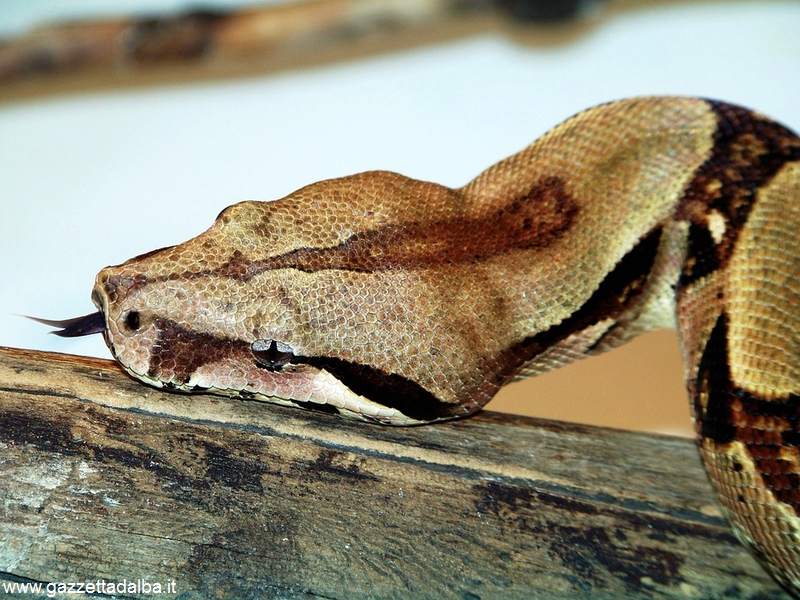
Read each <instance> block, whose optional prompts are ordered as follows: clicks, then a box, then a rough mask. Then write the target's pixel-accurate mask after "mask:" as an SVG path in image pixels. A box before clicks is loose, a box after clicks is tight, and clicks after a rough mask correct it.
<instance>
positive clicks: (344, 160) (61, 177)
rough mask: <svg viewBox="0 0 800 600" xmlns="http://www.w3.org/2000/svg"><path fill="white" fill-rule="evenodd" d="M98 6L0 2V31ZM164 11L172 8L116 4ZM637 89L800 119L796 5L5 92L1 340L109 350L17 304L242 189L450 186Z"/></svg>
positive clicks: (57, 308) (70, 285)
mask: <svg viewBox="0 0 800 600" xmlns="http://www.w3.org/2000/svg"><path fill="white" fill-rule="evenodd" d="M108 5H109V3H108V2H106V1H98V0H94V1H92V0H72V1H69V2H59V3H53V2H44V1H40V2H34V1H31V0H27V1H25V0H17V1H12V0H3V2H0V33H5V34H8V33H13V32H20V31H21V30H23V29H24V28H25V27H28V26H31V25H33V24H35V23H37V22H39V21H40V20H41V19H44V18H48V19H52V18H59V17H62V16H70V17H85V16H88V15H92V14H102V11H104V10H107V7H108ZM165 5H170V6H181V5H182V3H179V2H172V3H164V2H155V1H152V2H136V1H134V0H128V1H125V2H115V3H114V6H115V8H116V9H117V10H119V11H129V10H134V9H136V8H141V7H145V8H147V7H149V8H150V9H152V8H153V7H154V6H160V7H164V6H165ZM612 17H613V18H612ZM640 94H686V95H698V96H705V97H713V98H719V99H725V100H728V101H732V102H736V103H739V104H742V105H745V106H750V107H755V108H757V109H758V110H760V111H761V112H763V113H766V114H767V115H769V116H772V117H774V118H776V119H778V120H780V121H782V122H784V123H785V124H787V125H789V126H790V127H792V128H793V129H795V130H800V3H797V2H792V1H786V2H758V1H752V2H680V3H676V4H675V5H671V4H669V3H666V4H656V3H645V4H643V5H642V6H641V8H630V9H628V10H623V11H619V12H615V13H614V14H613V16H609V18H606V19H603V20H601V21H600V22H599V23H598V24H597V25H596V26H594V27H592V28H589V29H588V30H587V31H586V32H585V33H584V34H582V35H580V36H577V37H576V38H574V39H572V40H571V41H570V42H569V43H563V44H557V45H547V44H538V45H537V44H527V45H526V44H520V43H517V42H515V41H514V40H513V39H512V38H511V37H509V36H504V35H502V34H500V33H498V34H485V35H481V36H474V37H470V38H466V39H461V40H456V41H448V42H445V43H441V44H440V45H436V46H427V47H422V48H415V49H410V50H407V51H403V52H399V53H395V54H390V55H383V56H377V57H368V58H363V59H359V60H357V61H353V62H349V63H344V64H343V63H337V64H333V65H326V66H321V67H318V68H310V69H303V70H298V71H294V72H288V73H279V74H273V75H270V76H264V77H261V78H250V79H245V80H238V81H233V82H230V81H228V82H213V83H199V84H191V85H188V84H187V85H181V86H173V87H153V88H147V89H141V90H135V91H131V90H126V91H122V92H113V91H105V92H93V93H87V94H84V95H62V96H58V97H53V98H49V99H41V100H35V101H31V100H27V101H24V102H11V103H9V102H6V103H4V104H0V345H6V346H17V347H23V348H36V349H42V350H55V351H60V352H68V353H73V354H88V355H95V356H101V357H108V356H109V353H108V350H107V349H106V348H105V346H104V344H103V341H102V339H101V337H100V336H92V337H89V338H82V339H74V340H63V339H60V338H56V337H55V336H49V335H46V332H47V328H46V327H43V326H41V325H38V324H36V323H33V322H30V321H28V320H26V319H22V318H20V317H18V316H16V315H17V314H29V315H36V316H41V317H47V318H53V319H61V318H67V317H73V316H78V315H83V314H86V313H89V312H92V311H93V310H94V307H93V306H92V304H91V302H90V300H89V293H90V291H91V287H92V284H93V281H94V276H95V274H96V273H97V271H98V270H99V269H100V268H102V267H103V266H105V265H108V264H115V263H119V262H122V261H124V260H126V259H127V258H130V257H131V256H134V255H136V254H140V253H142V252H145V251H148V250H151V249H154V248H158V247H162V246H166V245H171V244H174V243H178V242H181V241H183V240H185V239H187V238H189V237H192V236H193V235H196V234H197V233H199V232H201V231H203V230H205V229H206V228H207V227H208V226H209V225H210V224H211V222H212V221H213V219H214V217H215V216H216V215H217V213H219V211H220V209H222V208H223V207H224V206H227V205H229V204H231V203H233V202H237V201H240V200H244V199H264V200H267V199H274V198H279V197H281V196H284V195H286V194H288V193H289V192H291V191H293V190H294V189H296V188H298V187H300V186H302V185H305V184H307V183H310V182H313V181H316V180H319V179H323V178H328V177H335V176H340V175H346V174H350V173H355V172H358V171H364V170H367V169H376V168H384V169H390V170H394V171H399V172H401V173H403V174H405V175H409V176H412V177H416V178H420V179H427V180H433V181H437V182H439V183H443V184H446V185H452V186H459V185H462V184H464V183H465V182H467V181H468V180H470V179H471V178H472V177H474V176H475V175H476V174H478V173H479V172H480V171H481V170H483V169H484V168H486V167H487V166H489V165H491V164H492V163H494V162H496V161H497V160H499V159H501V158H503V157H505V156H507V155H509V154H511V153H513V152H516V151H517V150H519V149H521V148H522V147H524V146H525V145H527V144H528V143H530V142H531V141H533V140H534V139H536V138H537V137H538V136H539V135H541V134H542V133H543V132H545V131H546V130H547V129H549V128H550V127H552V126H554V125H555V124H557V123H558V122H560V121H562V120H563V119H564V118H566V117H568V116H570V115H571V114H573V113H575V112H578V111H580V110H581V109H584V108H587V107H589V106H592V105H594V104H597V103H600V102H604V101H607V100H611V99H615V98H621V97H626V96H633V95H640ZM681 402H685V400H681Z"/></svg>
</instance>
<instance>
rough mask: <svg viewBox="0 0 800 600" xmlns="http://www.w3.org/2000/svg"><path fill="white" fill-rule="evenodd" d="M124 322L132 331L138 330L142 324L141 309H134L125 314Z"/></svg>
mask: <svg viewBox="0 0 800 600" xmlns="http://www.w3.org/2000/svg"><path fill="white" fill-rule="evenodd" d="M124 323H125V326H126V327H127V328H128V329H130V330H131V331H138V330H139V328H140V327H141V326H142V324H141V320H140V319H139V311H136V310H132V311H131V312H129V313H128V314H127V315H125V319H124Z"/></svg>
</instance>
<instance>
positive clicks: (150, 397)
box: [0, 348, 784, 600]
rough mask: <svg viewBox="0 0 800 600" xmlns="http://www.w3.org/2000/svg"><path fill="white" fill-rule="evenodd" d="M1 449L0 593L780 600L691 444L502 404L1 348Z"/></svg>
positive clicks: (126, 595)
mask: <svg viewBox="0 0 800 600" xmlns="http://www.w3.org/2000/svg"><path fill="white" fill-rule="evenodd" d="M0 452H1V453H2V454H0V498H2V509H1V510H2V518H0V580H2V581H0V584H2V585H6V586H8V585H11V584H12V583H16V584H20V583H32V584H35V583H37V582H43V583H46V582H92V583H93V584H95V585H98V586H102V585H104V584H103V583H102V582H99V583H98V580H105V582H107V583H106V584H105V585H106V587H105V588H104V589H105V591H106V593H107V592H108V589H109V588H108V587H107V586H108V584H109V583H113V584H114V585H117V584H118V583H120V582H124V583H125V584H126V586H128V587H127V592H126V593H125V594H124V595H125V597H132V598H136V597H143V598H144V597H150V596H148V595H147V594H146V593H144V592H145V591H146V590H147V587H146V586H147V585H148V584H149V585H151V586H154V585H155V584H160V585H161V586H162V590H167V591H168V586H171V585H172V582H173V581H174V586H175V590H174V591H175V592H176V593H177V595H180V597H181V598H210V597H213V598H237V599H242V598H269V597H280V598H348V599H352V598H459V599H467V598H468V599H477V598H524V599H526V600H527V599H530V598H590V597H591V598H615V599H617V598H623V597H624V598H722V597H731V598H766V597H769V598H778V597H784V596H782V592H781V591H780V590H779V588H778V587H777V585H776V584H775V583H774V582H773V581H772V580H771V579H770V578H769V577H768V576H767V575H766V574H765V573H764V572H763V571H762V570H761V568H760V567H759V566H758V565H757V563H756V562H755V561H754V560H753V559H752V558H751V557H750V556H749V555H748V554H747V552H746V551H745V550H744V549H743V548H742V547H741V546H739V544H738V543H737V542H736V540H735V539H734V537H733V535H732V534H731V533H730V530H729V529H728V527H727V526H726V525H725V523H724V522H723V520H722V518H721V517H720V514H719V510H718V507H717V504H716V501H715V500H714V498H713V497H712V492H711V489H710V486H709V484H708V482H707V481H706V477H705V475H704V473H703V471H702V468H701V466H700V463H699V458H698V456H697V453H696V451H695V448H694V445H693V444H692V443H691V442H690V441H687V440H684V439H680V438H671V437H666V436H654V435H645V434H639V433H630V432H623V431H613V430H608V429H600V428H592V427H586V426H577V425H570V424H564V423H556V422H547V421H540V420H535V419H529V418H520V417H513V416H508V415H499V414H492V413H484V414H481V415H478V416H476V417H474V418H471V419H466V420H463V421H458V422H450V423H444V424H439V425H434V426H424V427H414V428H389V427H380V426H373V425H368V424H362V423H354V422H348V421H345V420H342V419H340V418H337V417H333V416H331V415H327V414H321V413H315V412H306V411H302V410H298V409H283V408H280V407H277V406H274V405H267V404H263V403H259V402H254V401H239V400H231V399H227V398H222V397H218V396H212V395H192V396H188V395H177V394H172V393H165V392H161V391H158V390H155V389H151V388H148V387H146V386H143V385H142V384H140V383H138V382H135V381H133V380H132V379H130V378H128V377H127V376H126V375H124V374H123V373H122V372H121V371H120V370H119V368H118V367H117V366H116V364H115V363H113V362H111V361H105V360H97V359H90V358H83V357H77V356H66V355H58V354H48V353H42V352H32V351H25V350H17V349H8V348H6V349H2V348H0ZM130 586H133V587H130ZM136 586H138V587H136ZM43 589H46V588H43ZM51 589H52V588H51ZM98 591H100V589H99V587H98ZM115 591H116V592H119V590H118V589H116V590H115ZM43 595H44V594H42V596H43ZM120 595H123V594H120ZM172 597H175V595H173V596H172Z"/></svg>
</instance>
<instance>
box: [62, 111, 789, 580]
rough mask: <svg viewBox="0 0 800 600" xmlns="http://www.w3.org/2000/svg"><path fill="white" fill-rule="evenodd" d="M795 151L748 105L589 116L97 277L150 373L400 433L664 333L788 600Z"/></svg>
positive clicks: (223, 219)
mask: <svg viewBox="0 0 800 600" xmlns="http://www.w3.org/2000/svg"><path fill="white" fill-rule="evenodd" d="M798 229H800V139H798V137H797V136H796V135H795V134H794V133H792V132H791V131H790V130H788V129H787V128H785V127H783V126H782V125H780V124H778V123H776V122H774V121H772V120H769V119H768V118H766V117H764V116H762V115H759V114H757V113H755V112H751V111H749V110H747V109H744V108H740V107H737V106H733V105H730V104H725V103H722V102H716V101H709V100H702V99H697V98H678V97H649V98H635V99H629V100H622V101H618V102H611V103H608V104H604V105H601V106H598V107H595V108H592V109H589V110H586V111H584V112H582V113H579V114H578V115H576V116H574V117H572V118H571V119H569V120H567V121H565V122H564V123H562V124H561V125H559V126H557V127H556V128H554V129H553V130H551V131H550V132H549V133H547V134H546V135H544V136H543V137H541V138H540V139H539V140H538V141H536V142H534V143H533V144H532V145H530V146H529V147H527V148H525V149H524V150H522V151H521V152H519V153H518V154H515V155H513V156H511V157H509V158H507V159H505V160H503V161H501V162H500V163H498V164H496V165H495V166H493V167H491V168H489V169H488V170H486V171H485V172H483V173H482V174H480V175H479V176H478V177H477V178H476V179H474V180H473V181H471V182H470V183H468V184H467V185H466V186H464V187H462V188H459V189H451V188H447V187H443V186H440V185H437V184H433V183H427V182H422V181H417V180H414V179H409V178H407V177H404V176H402V175H398V174H396V173H391V172H386V171H374V172H367V173H362V174H358V175H353V176H350V177H343V178H340V179H332V180H328V181H321V182H319V183H315V184H312V185H309V186H307V187H304V188H302V189H300V190H298V191H297V192H295V193H293V194H291V195H289V196H287V197H286V198H283V199H281V200H279V201H275V202H242V203H239V204H235V205H233V206H230V207H228V208H226V209H225V210H224V211H222V213H221V214H220V215H219V217H218V218H217V220H216V221H215V223H214V224H213V226H212V227H211V228H210V229H209V230H208V231H206V232H205V233H203V234H201V235H199V236H198V237H196V238H194V239H191V240H189V241H187V242H185V243H183V244H179V245H177V246H172V247H169V248H163V249H160V250H156V251H153V252H150V253H148V254H144V255H142V256H138V257H136V258H133V259H131V260H129V261H127V262H125V263H124V264H122V265H119V266H115V267H108V268H105V269H103V270H102V271H101V272H100V273H99V274H98V276H97V281H96V284H95V286H94V290H93V292H92V300H93V302H94V304H95V305H96V306H97V308H98V311H99V312H98V313H94V314H92V315H87V316H86V317H79V318H77V319H71V320H68V321H62V322H55V321H53V322H50V323H51V324H55V325H59V326H61V327H64V329H63V331H60V332H59V333H60V334H61V335H65V336H75V335H85V334H89V333H95V332H101V331H102V332H103V334H104V336H105V339H106V342H107V343H108V346H109V347H110V349H111V351H112V353H113V355H114V357H115V358H116V359H117V360H118V361H119V363H120V364H121V365H122V367H123V368H124V369H125V370H126V371H127V372H128V373H130V374H131V375H133V376H134V377H136V378H138V379H141V380H142V381H144V382H146V383H149V384H152V385H155V386H160V387H164V388H167V389H174V390H181V391H196V390H202V391H211V392H215V393H221V394H226V395H230V396H234V397H240V398H255V399H259V400H268V401H271V402H278V403H281V404H288V405H300V406H304V407H308V408H317V409H320V410H325V411H329V412H336V413H340V414H342V415H344V416H348V417H356V418H361V419H365V420H368V421H374V422H378V423H384V424H391V425H411V424H419V423H428V422H432V421H439V420H442V419H452V418H456V417H464V416H467V415H469V414H472V413H474V412H475V411H477V410H479V409H480V408H481V407H482V406H483V405H484V404H486V403H487V402H488V401H489V400H490V399H491V398H492V396H494V394H495V393H496V392H497V390H498V389H499V388H500V387H501V386H502V385H503V384H505V383H507V382H509V381H511V380H513V379H516V378H520V377H526V376H530V375H535V374H538V373H542V372H544V371H547V370H549V369H551V368H554V367H557V366H559V365H562V364H565V363H567V362H570V361H573V360H575V359H578V358H581V357H584V356H589V355H593V354H597V353H600V352H603V351H605V350H607V349H610V348H612V347H614V346H617V345H618V344H620V343H622V342H624V341H626V340H628V339H630V338H631V337H633V336H635V335H637V334H639V333H641V332H644V331H647V330H650V329H653V328H656V327H677V329H678V332H679V336H680V340H681V348H682V354H683V360H684V371H685V378H686V384H687V387H688V391H689V394H690V398H691V405H692V409H693V413H694V418H695V428H696V432H697V439H698V445H699V448H700V452H701V454H702V458H703V462H704V463H705V467H706V470H707V472H708V474H709V477H710V479H711V482H712V484H713V486H714V488H715V489H716V491H717V494H718V496H719V498H720V501H721V504H722V507H723V511H724V513H725V515H726V516H727V518H728V520H729V521H730V524H731V526H732V528H733V530H734V532H735V533H736V535H737V536H738V538H739V539H740V540H741V541H742V542H743V543H744V544H745V545H746V546H747V547H748V548H749V549H750V550H751V552H752V553H753V554H754V555H755V556H756V558H757V559H758V560H759V561H760V562H761V563H762V564H763V565H764V567H765V568H766V569H767V570H768V571H769V572H770V573H771V574H772V575H773V576H774V577H775V578H776V579H777V580H778V581H779V582H780V583H781V584H783V585H784V586H785V587H787V588H788V589H789V590H792V591H793V593H795V594H800V515H799V514H798V511H799V510H800V242H799V241H798V235H797V234H798Z"/></svg>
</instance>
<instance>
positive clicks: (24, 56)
mask: <svg viewBox="0 0 800 600" xmlns="http://www.w3.org/2000/svg"><path fill="white" fill-rule="evenodd" d="M600 5H601V0H415V1H413V2H410V1H408V0H308V1H302V2H287V3H281V4H270V5H262V6H253V7H248V8H245V9H234V10H200V11H192V12H184V13H180V14H171V15H157V16H147V17H132V18H116V19H104V20H84V21H73V22H66V23H55V24H50V25H43V26H40V27H37V28H36V29H34V30H32V31H30V32H29V33H26V34H24V35H21V36H18V37H12V38H7V39H5V40H2V41H0V92H2V95H3V96H5V97H8V96H9V95H10V96H12V97H14V96H19V95H22V96H27V95H31V94H39V93H52V92H59V91H70V90H74V89H81V88H85V87H106V86H110V85H119V84H149V83H163V82H165V81H169V80H175V78H176V77H177V78H178V79H185V78H187V77H189V78H197V77H201V78H203V77H231V76H233V77H235V76H241V75H247V74H253V73H260V72H263V71H267V70H275V69H279V68H288V67H298V66H302V65H303V64H319V63H321V62H330V61H335V60H342V59H345V58H350V57H352V56H353V55H354V54H356V55H357V54H367V53H374V52H381V51H383V52H385V51H392V50H396V49H398V48H401V47H407V46H415V45H420V44H424V43H430V42H432V41H441V40H442V39H447V38H452V37H463V36H465V35H470V34H474V33H476V32H479V31H486V30H487V29H491V28H494V27H497V26H498V25H502V24H503V23H508V22H512V23H525V24H538V25H552V24H562V25H563V24H564V23H573V24H574V23H576V22H580V21H581V20H583V21H586V20H587V19H588V17H589V16H590V15H592V14H597V13H598V10H597V9H598V7H599V6H600ZM559 29H560V28H559Z"/></svg>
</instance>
